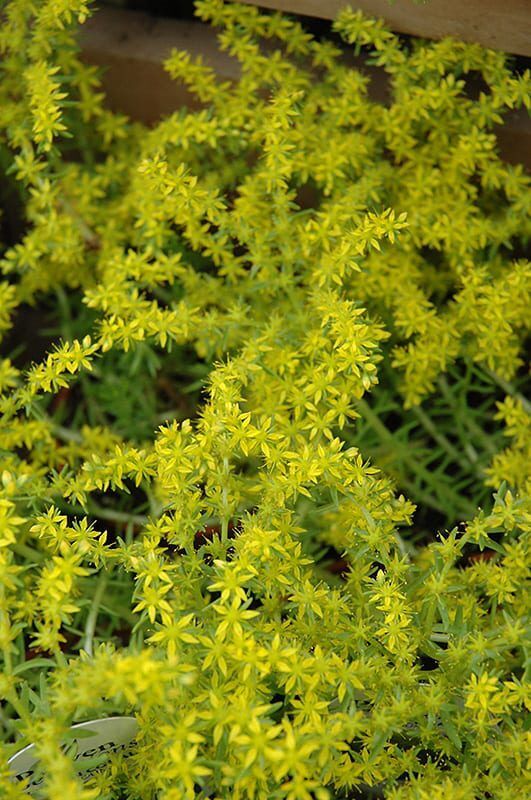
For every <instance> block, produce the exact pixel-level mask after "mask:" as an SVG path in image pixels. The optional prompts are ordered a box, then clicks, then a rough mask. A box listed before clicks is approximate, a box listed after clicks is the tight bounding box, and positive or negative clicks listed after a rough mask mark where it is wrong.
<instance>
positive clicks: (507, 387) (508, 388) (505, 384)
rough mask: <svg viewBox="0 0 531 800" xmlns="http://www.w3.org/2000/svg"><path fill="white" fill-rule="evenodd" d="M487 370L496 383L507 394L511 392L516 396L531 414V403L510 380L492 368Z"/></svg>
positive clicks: (512, 395)
mask: <svg viewBox="0 0 531 800" xmlns="http://www.w3.org/2000/svg"><path fill="white" fill-rule="evenodd" d="M486 372H487V373H488V374H489V375H490V377H491V378H492V380H493V381H494V383H497V384H498V386H499V387H500V389H503V391H504V392H505V393H506V394H510V395H511V397H515V398H516V399H517V400H518V401H519V402H520V403H521V404H522V407H523V408H524V409H525V411H527V413H528V414H531V403H530V402H529V400H527V398H526V397H524V395H523V394H521V392H519V391H518V390H517V389H516V388H515V387H514V386H513V384H512V383H511V382H510V381H506V380H505V378H501V377H500V376H499V375H497V374H496V373H495V372H493V371H492V370H490V369H487V370H486Z"/></svg>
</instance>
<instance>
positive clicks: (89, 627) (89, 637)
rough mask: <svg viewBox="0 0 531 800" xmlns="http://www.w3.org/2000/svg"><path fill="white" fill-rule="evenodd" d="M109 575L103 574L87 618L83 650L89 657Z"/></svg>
mask: <svg viewBox="0 0 531 800" xmlns="http://www.w3.org/2000/svg"><path fill="white" fill-rule="evenodd" d="M107 581H108V575H107V573H106V572H103V571H102V572H101V574H100V577H99V580H98V583H97V585H96V591H95V592H94V597H93V599H92V604H91V606H90V611H89V615H88V617H87V622H86V625H85V638H84V640H83V645H82V647H83V650H85V651H86V652H87V653H88V654H89V656H91V655H92V642H93V639H94V631H95V630H96V621H97V619H98V612H99V610H100V603H101V601H102V599H103V594H104V592H105V587H106V586H107Z"/></svg>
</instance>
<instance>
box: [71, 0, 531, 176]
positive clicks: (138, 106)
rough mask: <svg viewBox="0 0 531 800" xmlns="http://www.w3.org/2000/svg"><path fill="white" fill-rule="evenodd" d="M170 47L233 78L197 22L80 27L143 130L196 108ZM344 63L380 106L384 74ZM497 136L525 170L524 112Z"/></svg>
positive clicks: (107, 20)
mask: <svg viewBox="0 0 531 800" xmlns="http://www.w3.org/2000/svg"><path fill="white" fill-rule="evenodd" d="M174 47H176V48H182V49H185V50H188V51H189V52H190V53H192V54H193V55H195V56H197V55H201V56H202V58H203V61H204V62H205V64H208V65H210V66H212V67H213V69H215V70H216V72H217V74H218V75H219V76H220V78H221V79H222V80H237V79H238V76H239V74H240V70H239V65H238V62H237V61H236V60H235V59H233V58H231V57H230V56H228V55H227V54H226V53H223V52H221V51H220V50H219V48H218V46H217V39H216V32H215V31H214V30H213V29H212V28H210V27H209V26H208V25H205V24H203V23H200V22H180V21H178V20H168V19H153V18H151V17H149V16H148V15H146V14H143V13H140V12H136V11H122V10H119V9H110V8H104V9H101V10H99V11H97V12H96V14H95V15H94V16H93V17H92V18H91V19H90V20H89V21H88V22H87V23H86V24H85V25H84V26H83V27H82V52H83V58H84V59H85V60H86V61H87V62H88V63H90V64H96V65H98V66H100V67H103V68H105V72H104V75H103V88H104V90H105V92H106V95H107V105H108V107H109V108H111V109H112V110H113V111H120V112H122V113H124V114H127V115H128V116H129V117H131V118H132V119H134V120H138V121H140V122H144V123H146V124H148V125H150V124H153V123H155V122H156V121H157V120H159V119H160V118H161V117H163V116H165V115H166V114H171V112H172V111H175V109H176V108H179V107H180V106H183V105H187V106H189V107H197V105H198V104H197V102H196V101H195V99H194V98H193V97H192V96H191V95H190V94H189V93H188V92H187V91H186V89H185V88H184V87H183V86H182V85H181V84H179V83H177V82H175V81H172V80H171V79H170V77H169V75H168V74H167V73H166V72H165V71H164V69H163V68H162V61H163V60H164V59H165V58H166V57H167V56H168V55H169V54H170V51H171V50H172V48H174ZM348 60H349V62H350V63H353V64H354V65H355V66H356V67H357V68H359V69H362V70H363V71H364V72H366V73H367V74H368V75H370V77H371V82H370V86H369V91H370V95H371V97H372V98H373V99H374V100H377V101H379V102H384V101H385V98H386V94H387V79H386V75H385V73H384V71H383V70H380V69H378V68H376V67H372V66H368V65H366V64H365V62H364V59H363V58H362V57H358V58H353V57H352V56H351V55H349V59H348ZM497 134H498V142H499V145H500V150H501V153H502V157H503V158H504V159H505V160H506V161H508V162H510V163H514V164H516V163H523V164H524V165H525V166H526V167H527V168H528V169H531V120H530V119H529V115H528V114H527V113H526V112H525V111H517V112H510V113H509V114H508V115H507V117H506V122H505V124H504V125H503V126H499V128H498V131H497Z"/></svg>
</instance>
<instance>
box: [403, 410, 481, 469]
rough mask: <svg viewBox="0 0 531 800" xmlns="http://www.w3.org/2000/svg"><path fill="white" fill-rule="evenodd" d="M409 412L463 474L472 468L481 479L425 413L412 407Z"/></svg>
mask: <svg viewBox="0 0 531 800" xmlns="http://www.w3.org/2000/svg"><path fill="white" fill-rule="evenodd" d="M411 411H412V412H413V414H415V416H416V417H417V419H418V420H419V422H420V423H421V425H422V426H423V428H424V429H425V430H426V431H427V432H428V433H429V434H430V436H431V437H432V439H434V440H435V441H436V442H437V444H438V445H439V446H440V447H442V449H443V450H444V451H445V452H446V453H448V455H449V456H450V458H452V459H453V460H454V461H455V462H456V463H457V464H459V466H460V467H461V468H462V469H463V470H464V471H465V472H469V470H470V467H471V466H472V467H473V470H474V472H475V474H476V475H477V476H478V477H481V473H480V472H479V470H478V469H476V468H475V467H474V466H473V464H471V462H470V461H468V460H467V459H464V458H463V457H462V456H461V453H460V452H459V450H457V448H455V447H454V446H453V444H452V443H451V442H449V441H448V439H447V438H446V436H445V435H444V434H443V433H441V431H439V430H437V428H436V426H435V425H434V424H433V422H432V421H431V419H430V418H429V416H428V415H427V414H426V412H425V411H424V409H423V408H421V407H420V406H413V407H412V408H411Z"/></svg>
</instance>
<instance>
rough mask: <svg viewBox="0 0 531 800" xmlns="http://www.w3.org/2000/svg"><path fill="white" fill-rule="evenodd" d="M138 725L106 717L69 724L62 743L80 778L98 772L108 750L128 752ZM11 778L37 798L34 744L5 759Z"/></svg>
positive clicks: (40, 777)
mask: <svg viewBox="0 0 531 800" xmlns="http://www.w3.org/2000/svg"><path fill="white" fill-rule="evenodd" d="M137 731H138V724H137V721H136V720H135V719H134V717H107V718H106V719H93V720H91V721H90V722H80V723H79V724H78V725H72V727H71V728H70V735H69V736H68V738H67V740H66V741H65V742H64V744H63V750H65V751H68V753H69V754H71V757H72V759H73V761H74V765H75V769H76V771H77V773H78V775H79V777H80V778H81V780H82V781H87V780H88V779H89V778H90V777H91V776H92V775H94V774H96V773H97V772H100V771H101V770H102V769H103V768H104V766H105V765H106V763H107V762H108V760H109V756H110V755H111V754H112V753H122V754H123V755H129V753H131V752H132V749H133V748H134V745H135V744H136V742H135V736H136V734H137ZM7 763H8V766H9V769H10V771H11V774H12V776H13V780H14V781H20V782H21V783H22V782H24V781H27V788H26V791H27V792H28V793H29V794H31V795H33V796H34V797H38V796H39V793H40V789H41V786H42V785H43V784H44V773H43V771H42V769H41V768H40V764H39V758H38V756H37V752H36V748H35V745H34V744H30V745H28V746H27V747H24V749H23V750H20V751H19V752H18V753H15V755H14V756H11V758H10V759H9V761H8V762H7Z"/></svg>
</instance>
